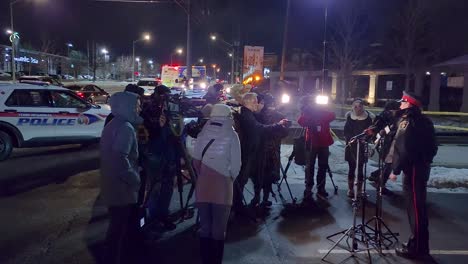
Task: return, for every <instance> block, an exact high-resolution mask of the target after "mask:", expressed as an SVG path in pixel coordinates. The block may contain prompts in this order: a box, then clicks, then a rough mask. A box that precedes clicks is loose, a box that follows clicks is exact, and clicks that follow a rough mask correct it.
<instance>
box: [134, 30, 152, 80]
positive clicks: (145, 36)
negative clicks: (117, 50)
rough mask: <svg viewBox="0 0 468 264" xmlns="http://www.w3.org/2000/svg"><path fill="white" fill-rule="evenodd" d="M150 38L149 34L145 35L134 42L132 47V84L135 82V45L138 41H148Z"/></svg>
mask: <svg viewBox="0 0 468 264" xmlns="http://www.w3.org/2000/svg"><path fill="white" fill-rule="evenodd" d="M150 39H151V36H150V35H149V34H145V35H144V36H143V37H142V38H140V39H137V40H134V41H133V45H132V51H133V52H132V63H133V64H132V70H133V71H132V82H134V81H135V44H136V43H137V42H140V41H149V40H150Z"/></svg>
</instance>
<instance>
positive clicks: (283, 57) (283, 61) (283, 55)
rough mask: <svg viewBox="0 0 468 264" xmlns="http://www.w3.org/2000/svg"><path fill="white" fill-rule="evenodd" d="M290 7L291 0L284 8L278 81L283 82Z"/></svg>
mask: <svg viewBox="0 0 468 264" xmlns="http://www.w3.org/2000/svg"><path fill="white" fill-rule="evenodd" d="M290 6H291V0H288V2H287V6H286V20H285V22H284V32H283V51H282V52H281V66H280V80H281V81H283V80H284V66H285V63H286V48H287V44H288V25H289V10H290Z"/></svg>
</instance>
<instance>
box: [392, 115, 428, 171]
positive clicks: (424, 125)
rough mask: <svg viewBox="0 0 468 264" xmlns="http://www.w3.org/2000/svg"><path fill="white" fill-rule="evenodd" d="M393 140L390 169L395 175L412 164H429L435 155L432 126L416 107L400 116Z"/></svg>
mask: <svg viewBox="0 0 468 264" xmlns="http://www.w3.org/2000/svg"><path fill="white" fill-rule="evenodd" d="M394 140H395V142H394V144H395V145H394V152H393V160H392V162H393V165H392V169H393V173H395V174H397V175H398V174H400V172H401V171H404V170H405V169H409V168H411V166H413V165H414V164H424V165H429V164H431V163H432V159H433V158H434V156H435V155H436V153H437V143H436V139H435V131H434V124H433V123H432V121H431V120H430V119H429V118H428V117H426V116H425V115H423V114H422V113H421V111H420V110H419V108H417V107H411V108H408V109H406V110H405V112H404V113H403V114H402V116H401V118H400V120H399V121H398V130H397V132H396V135H395V139H394ZM426 180H427V179H426Z"/></svg>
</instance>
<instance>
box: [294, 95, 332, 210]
mask: <svg viewBox="0 0 468 264" xmlns="http://www.w3.org/2000/svg"><path fill="white" fill-rule="evenodd" d="M313 100H314V98H313V97H312V96H306V97H303V98H302V99H301V116H300V117H299V120H298V121H297V122H298V123H299V125H301V126H302V127H305V128H306V135H305V142H306V154H307V155H306V156H307V162H306V175H305V176H306V177H305V185H306V187H305V190H304V201H309V200H311V199H312V188H313V187H314V171H315V160H316V159H318V170H317V196H318V197H321V198H326V197H328V193H327V192H326V191H325V182H326V173H327V169H328V156H329V155H330V151H329V146H330V145H332V144H333V138H332V136H331V134H330V123H331V122H332V121H333V120H335V118H336V116H335V113H334V112H332V111H329V110H327V109H325V106H320V105H318V104H316V103H315V102H314V101H313Z"/></svg>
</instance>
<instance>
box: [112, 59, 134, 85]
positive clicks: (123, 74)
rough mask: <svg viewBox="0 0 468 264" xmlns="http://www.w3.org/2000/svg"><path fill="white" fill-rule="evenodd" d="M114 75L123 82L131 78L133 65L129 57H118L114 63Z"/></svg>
mask: <svg viewBox="0 0 468 264" xmlns="http://www.w3.org/2000/svg"><path fill="white" fill-rule="evenodd" d="M115 71H116V72H115V74H116V75H117V78H118V79H120V80H125V79H127V78H130V77H132V76H131V75H132V74H133V64H132V57H131V56H120V57H118V58H117V61H116V62H115Z"/></svg>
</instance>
